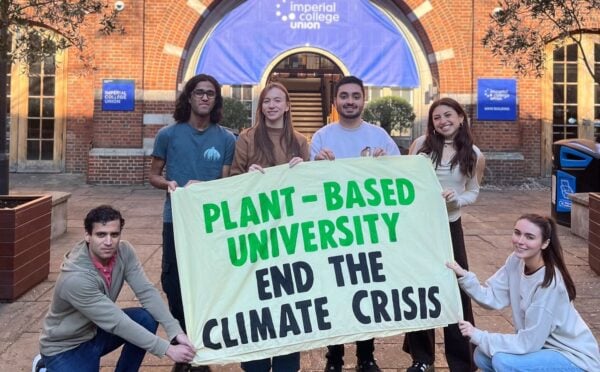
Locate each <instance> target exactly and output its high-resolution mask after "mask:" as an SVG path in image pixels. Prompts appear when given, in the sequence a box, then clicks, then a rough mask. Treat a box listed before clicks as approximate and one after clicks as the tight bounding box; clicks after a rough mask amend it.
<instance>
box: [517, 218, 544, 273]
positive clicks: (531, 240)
mask: <svg viewBox="0 0 600 372" xmlns="http://www.w3.org/2000/svg"><path fill="white" fill-rule="evenodd" d="M542 239H543V237H542V230H541V229H540V228H539V226H538V225H536V224H534V223H532V222H530V221H529V220H527V219H522V220H518V221H517V223H516V224H515V228H514V230H513V234H512V244H513V249H514V251H515V255H516V256H517V257H519V258H521V259H522V260H524V261H525V263H526V264H527V262H533V263H535V262H539V261H543V259H542V250H543V249H546V247H547V246H548V244H549V241H548V240H546V241H543V240H542Z"/></svg>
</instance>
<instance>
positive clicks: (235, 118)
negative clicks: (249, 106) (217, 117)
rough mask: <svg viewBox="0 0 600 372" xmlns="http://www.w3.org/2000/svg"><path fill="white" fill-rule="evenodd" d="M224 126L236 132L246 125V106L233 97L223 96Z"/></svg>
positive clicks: (247, 123)
mask: <svg viewBox="0 0 600 372" xmlns="http://www.w3.org/2000/svg"><path fill="white" fill-rule="evenodd" d="M222 124H223V125H224V126H226V127H228V128H231V129H235V130H237V131H238V132H239V131H240V130H242V129H243V128H245V127H246V126H248V125H249V124H250V123H249V122H248V111H247V110H246V106H245V105H244V104H243V103H242V102H240V101H239V100H237V99H235V98H230V97H223V123H222Z"/></svg>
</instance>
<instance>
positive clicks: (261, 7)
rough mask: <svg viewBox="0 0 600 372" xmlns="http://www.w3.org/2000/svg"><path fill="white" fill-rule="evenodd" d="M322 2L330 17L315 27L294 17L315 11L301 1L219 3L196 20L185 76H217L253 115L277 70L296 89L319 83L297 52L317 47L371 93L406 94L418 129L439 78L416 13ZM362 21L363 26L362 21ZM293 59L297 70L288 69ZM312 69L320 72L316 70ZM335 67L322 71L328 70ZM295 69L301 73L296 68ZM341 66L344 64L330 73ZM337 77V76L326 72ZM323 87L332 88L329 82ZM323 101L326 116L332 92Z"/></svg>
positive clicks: (362, 0)
mask: <svg viewBox="0 0 600 372" xmlns="http://www.w3.org/2000/svg"><path fill="white" fill-rule="evenodd" d="M294 4H296V3H294ZM323 4H324V5H323V7H321V8H322V10H323V11H322V13H323V15H322V16H319V19H323V20H324V21H323V22H317V23H318V24H316V23H314V22H313V24H311V25H312V26H314V27H312V26H311V28H306V27H298V22H295V21H294V22H293V20H294V19H296V20H300V19H306V17H309V16H310V17H313V16H314V14H312V13H311V14H304V13H305V12H304V9H299V8H297V7H295V6H294V5H293V4H292V2H280V1H278V0H247V1H244V2H239V3H237V2H236V3H235V4H234V2H233V1H232V2H221V3H219V5H217V6H216V7H215V8H214V9H213V10H212V11H211V12H210V14H209V15H208V17H207V18H206V19H204V20H203V21H202V22H201V23H200V24H199V25H198V26H197V28H196V29H197V32H196V33H195V34H194V35H190V44H189V50H191V51H192V53H191V54H189V57H187V58H186V59H185V61H183V70H182V75H181V82H184V81H185V80H187V79H189V78H191V77H192V76H193V75H195V74H197V73H208V74H210V75H213V76H215V77H216V78H217V80H218V81H219V82H220V83H221V84H223V87H224V89H223V95H224V96H230V97H233V98H236V99H239V100H240V101H242V102H243V103H244V104H245V105H246V108H247V116H248V119H249V120H248V122H250V121H251V117H252V116H253V114H254V112H255V110H256V107H257V99H258V95H259V94H260V91H261V89H262V88H263V87H264V86H265V84H266V83H267V82H268V81H269V79H270V78H271V76H272V74H274V73H276V74H275V75H274V76H277V77H278V78H283V79H285V80H287V81H286V82H285V83H289V84H291V88H292V90H294V89H295V87H297V85H298V84H300V85H302V86H303V88H302V89H306V90H312V89H314V88H313V87H310V88H309V87H308V85H311V84H310V83H314V84H316V83H317V80H318V83H319V84H320V83H321V80H322V77H321V75H320V74H319V73H318V71H311V69H310V68H308V66H306V68H304V65H303V64H302V63H300V60H299V59H300V57H301V56H303V57H302V58H304V56H305V55H303V54H302V53H309V54H311V53H312V54H314V55H316V56H323V57H325V58H326V59H329V60H331V61H332V62H333V63H334V64H335V65H337V66H338V67H339V69H340V70H341V72H342V74H343V75H355V76H357V77H359V78H361V79H362V80H363V82H364V83H365V88H366V99H367V101H369V100H371V99H376V98H379V97H383V96H388V95H400V96H402V97H403V98H405V99H407V100H408V101H409V102H410V103H411V104H412V105H413V108H414V110H415V114H416V116H417V119H416V120H415V126H414V128H415V131H414V132H413V133H412V134H415V135H419V134H420V132H421V130H422V127H423V123H424V117H425V115H426V112H427V105H428V103H429V101H430V99H429V98H427V97H430V96H431V95H430V94H429V93H430V92H431V91H432V89H433V88H432V87H434V85H435V84H434V83H433V77H432V71H431V66H430V65H429V61H428V55H427V52H426V51H425V47H424V46H423V44H422V43H421V42H420V41H419V37H418V33H417V32H416V31H415V30H414V29H413V28H412V25H411V22H410V20H408V18H407V17H406V15H404V14H403V13H402V11H401V10H400V9H399V8H398V7H397V5H395V4H393V3H392V2H387V1H383V2H372V1H369V0H356V1H351V2H350V1H348V2H338V1H333V0H325V1H324V3H323ZM325 20H328V21H325ZM357 24H360V25H361V27H360V28H358V27H356V25H357ZM366 30H367V31H366ZM296 54H297V55H296ZM293 55H296V56H293ZM292 56H293V57H292ZM306 56H308V54H306ZM287 58H290V59H289V60H286V59H287ZM311 58H313V57H311ZM314 58H315V60H319V59H321V60H323V59H322V58H320V57H314ZM294 59H297V60H296V61H294ZM294 63H296V64H294ZM280 64H282V65H281V66H280ZM284 66H285V68H284ZM290 67H291V68H292V70H294V71H290ZM279 68H282V69H283V70H288V71H281V73H287V74H291V75H290V76H280V75H279V73H280V72H279V71H277V70H278V69H279ZM301 69H303V70H304V71H300V70H301ZM313 73H314V74H315V76H310V75H311V74H313ZM329 73H330V72H329V71H323V72H322V74H323V77H326V76H327V74H329ZM294 74H301V75H302V74H303V75H302V76H292V75H294ZM336 74H339V72H334V73H332V75H336ZM297 79H301V82H300V81H298V80H297ZM310 79H317V80H312V81H311V80H310ZM331 81H335V78H334V77H331V78H330V79H329V80H326V82H327V83H330V82H331ZM434 88H435V87H434ZM324 91H325V92H327V87H326V88H324ZM321 103H322V105H325V106H326V108H325V109H323V108H322V112H321V116H323V112H325V118H324V119H322V122H323V123H326V122H327V115H328V114H329V112H328V111H329V110H330V107H331V106H330V103H331V97H330V96H328V97H325V100H323V99H322V100H321ZM311 125H312V124H311ZM307 127H308V125H307ZM303 131H304V130H303ZM310 131H314V127H313V128H312V129H307V131H304V132H305V133H306V132H310ZM412 134H411V133H402V136H403V137H406V138H405V139H404V141H410V137H411V136H412ZM309 136H310V134H309Z"/></svg>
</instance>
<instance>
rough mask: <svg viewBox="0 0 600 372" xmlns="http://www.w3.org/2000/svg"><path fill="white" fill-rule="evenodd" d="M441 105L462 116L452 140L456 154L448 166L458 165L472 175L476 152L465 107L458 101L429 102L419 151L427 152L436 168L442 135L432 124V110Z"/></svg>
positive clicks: (441, 146) (438, 161)
mask: <svg viewBox="0 0 600 372" xmlns="http://www.w3.org/2000/svg"><path fill="white" fill-rule="evenodd" d="M442 105H444V106H448V107H450V108H451V109H453V110H454V111H456V113H457V114H458V115H459V116H462V117H463V122H462V124H461V125H460V127H459V128H458V132H457V133H456V136H455V137H454V140H453V141H454V147H455V148H456V155H454V157H453V158H452V161H451V162H450V168H454V167H455V166H456V165H458V166H459V167H460V168H459V169H460V172H461V173H462V174H464V175H465V176H467V177H472V176H473V173H474V172H473V171H474V169H475V164H476V163H477V154H476V153H475V151H474V150H473V136H472V135H471V128H470V127H469V121H468V117H467V113H466V112H465V109H464V108H463V107H462V106H461V104H460V103H458V102H457V101H455V100H454V99H452V98H448V97H445V98H440V99H438V100H437V101H435V102H433V103H432V104H431V107H430V108H429V117H428V119H427V136H426V137H425V143H424V144H423V147H422V148H421V149H420V150H419V152H420V153H421V152H422V153H425V154H429V155H430V156H431V160H432V161H433V163H434V164H435V167H436V168H437V167H438V166H439V165H440V163H441V162H442V152H443V150H444V136H442V135H439V134H438V133H437V132H436V131H435V127H434V126H433V110H435V109H436V108H437V107H438V106H442Z"/></svg>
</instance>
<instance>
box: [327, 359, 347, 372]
mask: <svg viewBox="0 0 600 372" xmlns="http://www.w3.org/2000/svg"><path fill="white" fill-rule="evenodd" d="M343 365H344V364H343V363H342V364H339V363H333V362H330V361H329V360H328V361H327V364H325V372H342V366H343Z"/></svg>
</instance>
